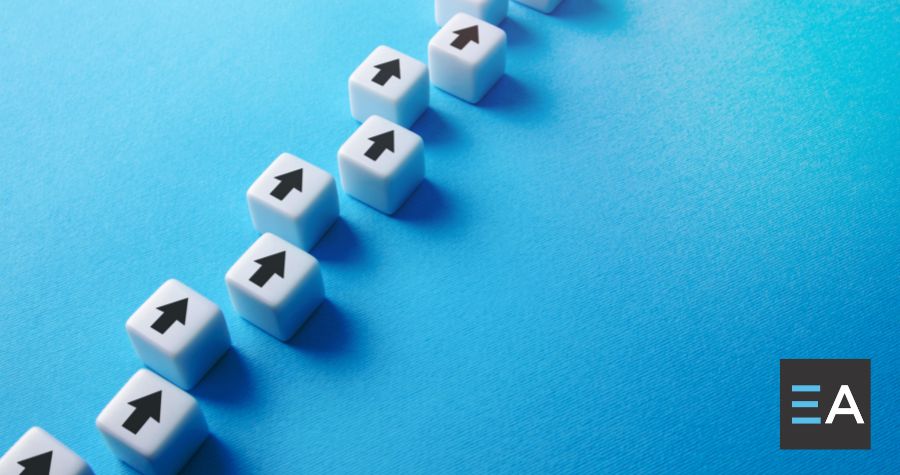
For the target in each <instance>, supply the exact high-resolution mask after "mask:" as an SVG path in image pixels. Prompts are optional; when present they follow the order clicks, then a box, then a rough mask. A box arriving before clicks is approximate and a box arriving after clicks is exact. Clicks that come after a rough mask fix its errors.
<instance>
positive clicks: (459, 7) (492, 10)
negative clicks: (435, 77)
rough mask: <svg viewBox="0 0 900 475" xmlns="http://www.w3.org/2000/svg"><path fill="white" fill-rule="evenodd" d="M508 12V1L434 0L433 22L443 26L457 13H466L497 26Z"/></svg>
mask: <svg viewBox="0 0 900 475" xmlns="http://www.w3.org/2000/svg"><path fill="white" fill-rule="evenodd" d="M508 10H509V0H434V21H436V22H437V24H438V25H444V24H445V23H447V22H448V21H450V19H451V18H453V16H454V15H456V14H457V13H466V14H469V15H472V16H473V17H476V18H480V19H482V20H484V21H486V22H489V23H493V24H495V25H497V24H499V23H500V22H501V21H503V19H504V18H506V13H507V11H508ZM429 64H430V62H429Z"/></svg>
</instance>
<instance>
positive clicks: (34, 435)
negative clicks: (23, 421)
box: [0, 427, 93, 475]
mask: <svg viewBox="0 0 900 475" xmlns="http://www.w3.org/2000/svg"><path fill="white" fill-rule="evenodd" d="M0 473H16V474H21V473H24V474H28V473H41V474H48V475H90V474H92V473H93V472H92V471H91V469H90V467H88V465H87V464H86V463H85V462H84V460H82V459H81V457H79V456H78V455H76V454H75V452H73V451H72V449H70V448H68V447H66V445H65V444H63V443H62V442H60V441H58V440H56V438H55V437H53V436H52V435H50V434H49V433H48V432H47V431H45V430H44V429H41V428H40V427H32V428H31V429H28V431H27V432H25V434H24V435H22V437H20V438H19V440H18V441H16V443H15V444H13V446H12V447H10V449H9V450H8V451H7V452H6V453H5V454H4V455H3V457H0Z"/></svg>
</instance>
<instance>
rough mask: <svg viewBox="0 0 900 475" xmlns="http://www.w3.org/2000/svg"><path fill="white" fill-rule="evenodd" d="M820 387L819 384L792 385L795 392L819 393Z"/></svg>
mask: <svg viewBox="0 0 900 475" xmlns="http://www.w3.org/2000/svg"><path fill="white" fill-rule="evenodd" d="M819 390H820V388H819V385H818V384H794V385H791V391H792V392H795V393H817V392H819Z"/></svg>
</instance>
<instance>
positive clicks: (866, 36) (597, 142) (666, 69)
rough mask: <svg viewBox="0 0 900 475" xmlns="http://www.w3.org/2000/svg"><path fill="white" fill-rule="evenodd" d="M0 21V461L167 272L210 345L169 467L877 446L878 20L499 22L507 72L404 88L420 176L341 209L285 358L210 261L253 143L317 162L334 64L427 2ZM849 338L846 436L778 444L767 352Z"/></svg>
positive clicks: (96, 386)
mask: <svg viewBox="0 0 900 475" xmlns="http://www.w3.org/2000/svg"><path fill="white" fill-rule="evenodd" d="M3 10H4V11H3V14H2V15H0V160H2V173H0V204H2V212H0V220H2V222H0V249H2V260H0V281H2V285H0V377H2V384H0V447H3V448H4V449H0V450H5V447H8V446H9V445H11V444H12V443H13V442H14V441H15V440H16V439H17V438H18V437H19V435H20V434H21V433H22V432H23V431H25V430H26V429H27V428H28V427H29V426H31V425H40V426H42V427H44V428H46V429H47V430H49V431H50V432H51V433H53V434H55V435H56V436H57V437H59V438H60V439H61V440H62V441H64V442H65V443H67V444H68V445H70V446H71V447H72V448H73V449H74V450H75V451H76V452H78V453H79V454H81V455H82V456H83V457H84V458H85V459H86V460H87V461H88V462H89V463H90V464H91V465H92V466H93V467H94V469H95V470H96V471H97V472H98V473H100V474H105V473H128V472H129V469H127V468H125V467H124V466H123V465H121V464H120V463H119V462H118V461H116V460H115V459H114V457H113V456H112V454H111V453H110V452H109V451H108V450H107V449H106V447H105V446H104V444H103V441H102V439H101V437H100V435H99V433H98V432H97V431H96V429H95V428H94V418H95V417H96V415H97V414H98V413H99V412H100V410H101V408H102V407H103V406H104V405H105V404H106V403H107V402H108V400H109V399H110V398H111V397H112V396H113V394H114V393H115V392H116V391H117V390H118V389H119V388H120V387H121V385H122V384H123V383H124V382H125V381H126V379H127V378H128V377H129V376H130V375H131V374H132V373H134V371H136V370H137V369H138V367H139V366H140V361H139V360H138V359H137V357H136V356H135V354H134V352H133V351H132V349H131V347H130V344H129V342H128V339H127V337H126V334H125V331H124V323H125V320H126V319H127V318H128V316H129V315H130V314H131V312H132V311H133V310H134V309H136V308H137V307H138V305H140V304H141V302H143V300H144V299H146V298H147V297H148V296H149V295H150V294H151V293H152V292H153V291H154V290H155V289H156V288H157V286H159V285H160V284H161V283H162V282H163V281H164V280H165V279H167V278H170V277H175V278H178V279H181V280H183V281H184V282H185V283H187V284H188V285H190V286H192V287H194V288H195V289H196V290H198V291H200V292H201V293H203V294H205V295H207V296H208V297H210V298H212V299H213V300H214V301H216V302H218V303H219V304H220V305H221V306H222V308H223V310H224V311H225V313H226V318H227V320H228V324H229V327H230V329H231V332H232V337H233V341H234V350H233V351H232V352H231V353H229V354H228V355H227V356H226V357H225V359H224V360H222V361H221V362H220V363H219V364H218V365H217V366H216V367H215V368H214V369H213V370H212V371H211V373H210V374H209V375H208V376H207V378H206V379H205V380H204V381H203V382H202V383H201V384H200V385H199V386H198V387H197V388H196V389H195V390H193V391H192V393H193V394H194V395H195V396H196V397H197V398H198V399H199V400H200V403H201V405H202V408H203V411H204V413H205V415H206V417H207V419H208V421H209V424H210V427H211V430H212V432H213V434H214V436H213V438H212V439H211V440H210V441H209V442H207V443H206V445H204V446H203V447H202V449H201V450H200V451H199V452H198V455H197V456H196V457H195V458H194V459H193V460H192V462H191V463H190V465H189V466H188V469H187V472H188V473H214V472H222V473H297V472H313V473H315V472H319V473H323V472H334V471H338V472H351V471H353V472H391V473H396V472H461V471H499V472H538V471H566V472H634V471H640V472H661V471H669V470H675V471H678V470H685V471H704V472H706V471H709V472H713V471H732V472H733V471H747V472H756V473H761V472H772V471H779V472H794V473H799V472H812V473H820V472H821V471H849V470H853V471H855V472H878V471H882V472H888V471H892V470H896V468H897V465H898V447H900V435H898V431H897V428H898V422H900V421H898V414H900V407H898V397H897V390H898V384H897V383H898V381H900V379H898V378H900V371H898V368H900V355H898V341H900V331H898V315H900V311H898V309H900V301H898V300H900V299H898V282H900V229H898V228H900V191H898V190H900V160H898V158H900V129H898V124H900V87H898V83H897V80H898V78H900V61H898V50H897V47H898V45H900V28H898V24H897V18H898V17H900V4H898V3H897V2H896V1H883V2H877V1H868V2H863V1H858V2H833V4H832V3H828V4H823V3H822V2H817V1H793V2H753V1H729V2H722V1H719V0H700V1H690V2H687V1H664V2H658V1H637V0H635V1H622V0H566V1H565V2H564V3H563V5H562V6H561V7H560V8H559V10H558V11H557V12H556V13H555V14H553V15H550V16H547V15H543V14H540V13H538V12H535V11H532V10H528V9H526V8H524V7H522V6H520V5H517V4H513V5H511V6H510V13H509V19H508V20H507V21H506V22H505V23H504V24H503V27H504V29H505V30H506V31H507V33H508V35H509V55H508V65H507V72H508V75H507V76H506V77H505V78H504V79H502V80H501V81H500V82H499V84H498V85H497V86H496V87H495V88H494V89H493V90H492V91H491V92H490V93H489V95H488V96H487V98H486V99H484V101H483V102H482V103H480V104H479V105H477V106H472V105H469V104H467V103H464V102H462V101H460V100H458V99H456V98H454V97H451V96H449V95H446V94H444V93H442V92H440V91H436V90H433V91H432V101H431V109H430V110H429V111H428V112H427V113H426V114H425V115H424V116H423V117H422V118H421V119H420V120H419V122H418V123H417V124H416V125H415V126H414V128H413V129H414V130H415V131H416V132H418V133H419V134H421V135H422V136H423V138H424V139H425V142H426V150H427V159H426V160H427V176H428V181H427V182H426V183H425V184H424V185H422V187H421V188H420V189H419V190H418V191H416V192H415V193H414V194H413V195H412V197H411V199H410V200H409V201H408V203H407V204H406V205H405V206H404V207H403V208H402V209H401V210H400V211H399V212H398V213H397V215H396V216H393V217H387V216H384V215H382V214H379V213H378V212H376V211H374V210H372V209H370V208H367V207H366V206H364V205H362V204H360V203H358V202H355V201H353V200H352V199H350V198H348V197H347V196H346V195H343V193H342V195H341V214H342V216H343V218H342V220H341V221H340V222H339V223H338V224H337V225H336V226H335V227H334V228H333V229H332V230H331V231H330V232H329V233H328V234H327V235H326V236H325V237H324V238H323V240H322V241H321V243H320V244H319V245H318V247H316V248H315V249H314V251H313V254H314V255H315V256H316V257H317V258H318V259H319V260H320V261H321V263H322V265H323V272H324V277H325V283H326V291H327V294H328V298H329V301H328V303H327V304H325V305H324V307H322V308H321V309H320V310H319V311H318V312H317V314H316V315H315V316H314V317H313V318H312V319H311V320H310V321H309V322H308V323H307V325H306V326H305V327H304V328H303V329H302V330H301V332H300V333H299V334H298V335H297V336H296V337H295V338H293V339H292V340H291V341H290V342H289V343H288V344H284V343H280V342H278V341H276V340H275V339H273V338H271V337H269V336H267V335H266V334H264V333H262V332H260V331H259V330H257V329H256V328H254V327H252V326H251V325H250V324H248V323H246V322H244V321H243V320H241V319H240V318H239V317H238V316H237V315H236V314H235V312H234V310H233V309H232V308H231V305H230V303H229V302H228V299H227V295H226V291H225V286H224V281H223V279H224V274H225V271H226V270H227V269H228V267H229V266H230V265H231V264H232V263H233V262H234V260H235V259H236V258H237V257H238V256H239V255H240V254H241V253H242V252H243V251H244V250H245V249H246V248H247V246H249V244H250V243H251V242H253V240H254V239H255V237H256V233H255V232H254V230H253V228H252V227H251V224H250V219H249V215H248V213H247V209H246V203H245V201H244V193H245V191H246V189H247V187H248V186H249V185H250V183H251V182H252V181H253V180H254V179H255V178H256V177H257V176H258V174H259V173H260V172H261V171H262V170H263V169H264V168H265V167H266V166H267V164H268V163H269V162H270V161H271V160H272V159H274V158H275V157H276V156H277V154H278V153H280V152H283V151H290V152H293V153H295V154H297V155H299V156H301V157H303V158H305V159H307V160H309V161H311V162H313V163H316V164H318V165H319V166H321V167H323V168H324V169H326V170H328V171H329V172H331V173H333V174H335V175H336V173H337V164H336V159H335V155H336V151H337V149H338V147H339V146H340V144H341V143H342V142H343V141H344V140H345V139H346V138H347V137H348V136H349V135H350V134H351V133H352V132H353V130H354V128H355V127H356V123H355V122H354V121H353V120H352V119H351V117H350V115H349V107H348V103H347V90H346V88H347V84H346V82H347V77H348V76H349V74H350V73H351V71H352V70H353V69H354V68H355V67H356V66H357V65H358V64H359V62H361V61H362V60H363V59H364V58H365V57H366V55H367V54H368V53H369V52H370V51H371V50H372V49H373V48H374V47H375V46H377V45H379V44H387V45H390V46H392V47H394V48H397V49H399V50H401V51H403V52H406V53H408V54H410V55H412V56H414V57H417V58H419V59H425V57H426V48H427V43H428V40H429V38H430V37H431V36H432V35H433V34H434V33H435V31H436V30H437V28H436V26H435V24H434V20H433V6H432V4H431V2H429V1H424V0H422V1H415V2H413V1H403V0H366V1H353V2H331V1H328V2H324V1H312V0H305V1H296V0H294V1H278V2H257V1H247V2H234V1H215V2H213V1H208V0H198V1H192V2H175V1H146V0H144V1H129V2H115V1H106V2H101V1H95V2H85V1H66V2H58V1H42V2H34V1H23V0H6V2H5V3H4V7H3ZM789 357H795V358H796V357H799V358H805V357H811V358H815V357H861V358H872V375H873V379H872V394H873V400H872V450H870V451H821V452H815V451H813V452H810V451H781V450H779V448H778V443H779V442H778V368H779V359H780V358H789Z"/></svg>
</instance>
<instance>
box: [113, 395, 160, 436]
mask: <svg viewBox="0 0 900 475" xmlns="http://www.w3.org/2000/svg"><path fill="white" fill-rule="evenodd" d="M128 405H129V406H132V407H134V412H132V413H131V415H130V416H128V419H125V423H124V424H122V427H124V428H125V429H127V430H128V431H129V432H131V433H132V434H135V435H137V433H138V432H140V430H141V427H144V424H146V423H147V421H149V420H150V419H153V420H154V421H156V422H159V412H160V410H161V409H162V391H156V392H155V393H152V394H148V395H146V396H144V397H141V398H137V399H135V400H134V401H131V402H129V403H128Z"/></svg>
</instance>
